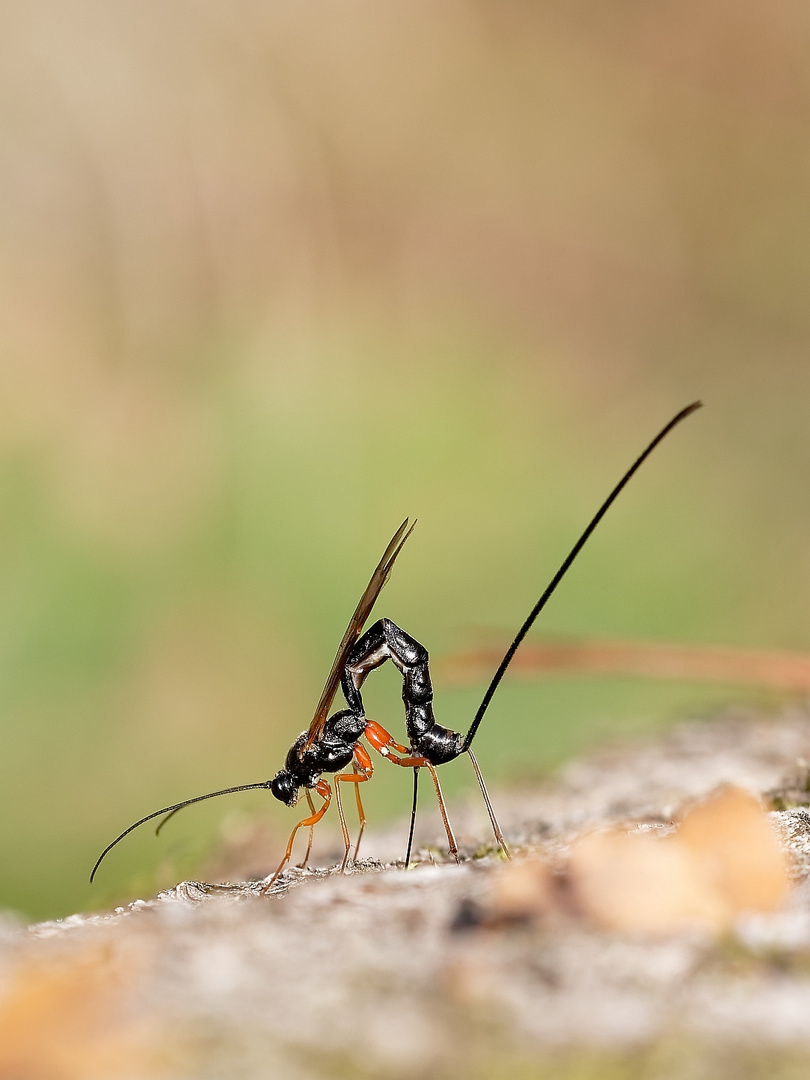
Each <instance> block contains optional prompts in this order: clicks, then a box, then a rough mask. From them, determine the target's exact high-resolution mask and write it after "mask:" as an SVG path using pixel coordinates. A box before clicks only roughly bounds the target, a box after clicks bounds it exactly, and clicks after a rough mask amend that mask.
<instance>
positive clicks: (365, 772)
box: [335, 744, 374, 874]
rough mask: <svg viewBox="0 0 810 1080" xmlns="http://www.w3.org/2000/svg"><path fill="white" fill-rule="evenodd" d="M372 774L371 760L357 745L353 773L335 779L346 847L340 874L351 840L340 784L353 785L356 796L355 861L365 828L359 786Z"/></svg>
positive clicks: (345, 862) (336, 797)
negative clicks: (357, 820) (357, 819)
mask: <svg viewBox="0 0 810 1080" xmlns="http://www.w3.org/2000/svg"><path fill="white" fill-rule="evenodd" d="M373 772H374V766H373V765H372V762H371V758H370V757H369V756H368V752H367V751H366V750H365V749H364V748H363V747H362V746H360V745H359V744H358V745H357V746H355V748H354V772H353V773H341V774H340V776H336V777H335V801H336V802H337V807H338V815H339V817H340V828H341V829H342V831H343V843H344V845H345V847H346V853H345V854H344V856H343V862H342V863H341V866H340V872H341V874H342V873H343V871H344V870H345V869H346V864H347V863H348V861H349V851H350V849H351V846H352V845H351V840H350V839H349V829H348V827H347V825H346V817H345V815H344V813H343V804H342V802H341V799H340V784H341V783H343V784H354V791H355V795H356V796H357V814H358V816H359V818H360V833H359V835H358V837H357V845H356V846H355V849H354V857H355V860H356V859H357V851H358V848H359V847H360V841H361V840H362V838H363V830H364V829H365V827H366V815H365V814H364V812H363V803H362V802H361V801H360V787H359V785H360V784H363V783H365V782H366V780H370V779H371V774H372V773H373Z"/></svg>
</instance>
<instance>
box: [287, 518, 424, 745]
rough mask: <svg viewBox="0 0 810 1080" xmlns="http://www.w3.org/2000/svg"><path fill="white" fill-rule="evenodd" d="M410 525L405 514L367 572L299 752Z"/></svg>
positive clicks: (325, 710)
mask: <svg viewBox="0 0 810 1080" xmlns="http://www.w3.org/2000/svg"><path fill="white" fill-rule="evenodd" d="M414 525H416V522H414V523H413V525H411V527H410V528H408V519H407V518H405V520H404V521H403V522H402V524H401V525H400V527H399V528H398V529H397V531H396V532H395V533H394V535H393V536H392V537H391V542H390V543H389V545H388V547H387V548H386V549H385V551H384V553H383V557H382V558H381V559H380V561H379V563H378V564H377V569H376V570H375V571H374V573H373V574H372V575H371V581H369V583H368V585H367V586H366V591H365V592H364V593H363V595H362V596H361V597H360V603H359V604H358V605H357V607H356V608H355V612H354V615H352V617H351V619H350V620H349V625H348V626H347V627H346V633H345V634H344V635H343V640H342V641H341V643H340V647H339V648H338V651H337V655H336V656H335V661H334V663H333V664H332V670H331V671H330V672H329V678H328V679H327V680H326V685H325V686H324V688H323V693H322V694H321V700H320V701H319V702H318V707H317V709H316V710H315V715H314V717H313V718H312V723H311V724H310V725H309V731H308V732H307V739H306V742H305V743H304V745H303V746H302V747H301V753H303V752H304V750H306V749H307V747H309V746H312V744H313V743H314V742H315V740H316V739H317V738H318V736H319V735H320V733H321V731H323V725H324V724H325V723H326V719H327V716H328V714H329V709H330V708H331V706H332V702H333V700H334V697H335V694H336V692H337V688H338V686H339V685H340V679H341V676H342V675H343V669H344V667H345V666H346V660H347V659H348V656H349V653H350V652H351V649H352V646H353V645H354V643H355V642H356V641H357V639H358V638H359V637H360V634H361V633H362V632H363V626H364V625H365V622H366V619H367V618H368V617H369V615H370V614H371V609H372V608H373V607H374V603H375V601H376V599H377V597H378V596H379V595H380V591H381V589H382V587H383V585H385V583H386V581H388V575H389V574H390V573H391V567H392V566H393V565H394V560H395V559H396V557H397V555H399V553H400V551H401V550H402V545H403V544H404V543H405V541H406V540H407V539H408V537H409V536H410V535H411V533H412V532H413V529H414Z"/></svg>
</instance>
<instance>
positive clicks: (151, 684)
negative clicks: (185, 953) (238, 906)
mask: <svg viewBox="0 0 810 1080" xmlns="http://www.w3.org/2000/svg"><path fill="white" fill-rule="evenodd" d="M0 58H1V59H0V153H1V154H2V163H1V164H0V326H2V334H1V335H0V341H1V342H2V345H1V346H0V350H1V351H0V357H1V360H0V748H1V750H2V752H1V753H0V762H2V765H1V766H0V767H1V768H2V783H1V784H0V801H1V802H2V809H1V810H0V813H1V814H2V821H3V828H2V830H0V867H2V869H1V870H0V903H3V904H5V905H10V906H14V907H17V908H18V909H20V910H23V911H25V912H28V913H31V914H34V915H50V914H61V913H66V912H68V911H70V910H73V909H75V908H76V907H79V906H82V905H85V906H86V905H88V904H94V903H95V904H98V903H103V902H107V901H109V900H111V899H113V898H115V897H119V896H121V897H131V896H132V895H133V890H135V889H139V890H146V891H148V890H151V889H154V888H155V887H157V886H158V885H165V884H168V883H170V882H173V881H174V880H175V879H176V876H177V875H180V874H185V875H188V874H193V873H194V872H199V868H200V866H201V865H202V863H201V859H203V858H204V856H205V853H206V851H207V850H209V849H210V848H211V847H212V846H215V845H216V843H217V838H218V836H219V835H220V834H221V832H222V830H227V829H228V828H231V829H233V828H237V827H238V824H239V822H240V821H242V820H244V816H245V815H250V814H251V813H261V814H262V815H263V816H264V818H265V819H266V821H267V823H268V824H267V828H268V835H269V837H270V839H271V842H270V843H269V844H268V851H267V866H266V867H265V869H269V868H271V867H272V865H274V864H275V862H276V861H277V859H278V857H279V848H280V845H281V844H282V842H283V838H284V837H285V836H286V833H287V831H288V829H289V828H290V827H291V825H292V822H293V820H294V815H293V814H291V812H290V811H288V810H286V809H285V808H284V807H282V806H281V805H280V804H278V803H276V802H275V801H274V800H273V799H272V798H271V797H270V796H269V795H266V794H265V793H254V795H253V796H247V795H246V796H244V797H238V798H234V799H231V800H227V801H226V800H220V801H217V802H214V803H211V804H206V806H205V807H202V808H195V809H194V810H189V811H188V813H187V814H186V815H184V817H183V818H180V819H178V821H177V822H176V823H174V822H173V823H172V825H171V826H170V828H169V829H167V830H166V834H164V835H163V836H161V839H160V840H158V841H156V840H155V839H154V837H153V836H151V835H150V834H149V831H148V830H143V832H144V835H143V836H134V837H132V838H131V841H129V842H128V843H127V844H126V845H122V846H121V847H120V848H118V849H116V852H115V853H114V854H113V855H112V856H111V857H110V859H109V862H108V864H105V867H104V869H103V871H102V876H101V880H100V882H99V884H98V885H97V886H96V887H95V888H94V890H90V889H89V888H88V886H87V884H86V879H87V873H88V871H89V869H90V866H91V865H92V862H93V860H94V858H95V856H96V855H97V853H98V851H99V850H100V849H101V847H103V846H104V844H106V843H107V842H108V840H110V839H111V838H112V837H113V836H114V835H115V834H116V833H117V832H118V831H119V830H120V829H122V828H123V827H124V826H125V825H127V824H128V823H129V822H130V821H132V820H134V819H135V818H137V817H139V816H141V815H142V814H144V813H147V812H149V811H150V810H152V809H156V808H157V807H159V806H161V805H165V804H167V803H170V802H173V801H175V800H177V799H181V798H184V797H188V796H191V795H194V794H197V793H200V792H203V791H207V790H211V789H213V788H219V787H225V786H229V785H232V784H237V783H241V782H249V781H254V780H262V779H265V778H267V777H269V776H272V775H273V773H274V772H275V771H276V769H277V768H278V767H279V766H280V764H281V759H282V757H283V754H284V752H285V751H286V748H287V747H288V746H289V744H290V742H291V741H292V738H293V737H294V736H295V735H296V734H297V732H298V731H300V730H301V729H302V728H303V727H305V726H306V724H307V723H308V721H309V719H310V717H311V714H312V710H313V707H314V704H315V702H316V700H317V698H318V695H319V693H320V690H321V686H322V684H323V680H324V678H325V675H326V672H327V670H328V668H329V665H330V663H331V660H332V656H333V654H334V650H335V648H336V645H337V642H338V641H339V638H340V636H341V634H342V632H343V629H344V626H345V622H346V619H347V617H348V615H349V613H350V612H351V610H352V608H353V606H354V604H355V602H356V599H357V596H358V594H359V591H360V590H361V589H362V587H363V586H364V584H365V582H366V580H367V578H368V575H369V573H370V570H371V568H372V567H373V565H374V564H375V562H376V560H377V558H378V557H379V554H380V552H381V550H382V548H383V546H384V544H385V542H386V541H387V539H388V537H389V536H390V534H391V533H392V532H393V530H394V528H395V527H396V525H397V524H398V523H399V521H400V520H401V519H402V518H403V517H404V516H405V515H406V514H410V515H416V516H417V517H418V518H419V525H418V528H417V531H416V532H415V534H414V536H413V537H412V539H411V540H410V541H409V544H408V547H407V548H406V550H405V552H404V553H403V555H402V557H401V559H400V562H399V564H398V566H397V569H396V573H395V575H394V577H393V579H392V581H391V583H390V585H389V586H388V588H387V590H386V593H385V596H384V600H383V601H382V602H381V604H380V606H379V609H378V610H379V613H380V614H388V615H389V616H390V617H392V618H394V619H396V620H397V621H398V622H399V623H401V624H402V625H403V626H404V627H405V628H406V629H408V630H409V631H410V632H412V633H413V634H415V635H416V636H417V637H419V638H420V639H421V640H422V641H423V642H424V643H425V644H426V645H427V647H428V648H429V649H430V650H431V654H432V655H433V656H435V657H440V656H442V655H444V654H448V653H451V652H453V651H454V650H456V649H459V648H462V647H464V646H466V645H469V644H470V643H471V642H474V641H475V640H476V639H477V637H476V635H479V636H480V634H481V632H482V631H483V632H484V633H485V634H486V635H488V640H491V638H492V636H493V635H494V636H495V637H496V639H497V638H498V637H501V638H502V639H503V642H504V647H505V645H506V644H507V643H508V641H509V639H510V637H511V634H512V633H513V632H514V630H515V629H516V627H517V626H518V625H519V623H520V622H521V621H522V619H523V618H524V616H525V614H526V613H527V611H528V609H529V608H530V607H531V605H532V603H533V602H534V601H535V600H536V598H537V596H538V595H539V593H540V591H541V589H542V588H543V586H544V585H545V583H546V581H547V580H548V579H549V578H550V576H551V575H552V573H553V572H554V570H555V569H556V567H557V565H558V563H559V562H560V560H561V559H562V557H563V556H564V555H565V553H566V551H567V550H568V548H569V546H570V544H571V543H572V542H573V540H574V539H575V537H576V535H577V534H578V532H579V531H580V530H581V528H582V527H583V526H584V524H585V522H586V521H587V519H588V517H589V516H590V515H591V513H592V512H593V511H594V510H595V508H596V506H597V505H598V503H599V502H600V501H601V499H602V498H603V497H604V495H605V494H606V493H607V491H608V490H609V489H610V487H611V486H612V484H613V483H614V482H615V481H616V479H617V478H618V476H619V475H620V474H621V472H622V471H623V470H624V469H625V468H626V467H627V465H628V464H629V463H630V461H631V460H632V459H633V457H634V456H635V455H636V454H637V453H638V452H639V451H640V450H641V448H642V447H643V446H644V445H645V443H646V442H647V441H648V440H649V439H650V438H651V437H652V435H653V434H654V433H655V431H656V430H658V428H659V427H661V426H662V425H663V423H664V422H665V421H666V420H667V419H668V418H669V417H670V416H671V415H672V414H673V413H674V412H675V411H676V410H677V409H678V408H680V407H681V406H682V405H685V404H686V403H687V402H688V401H690V400H692V399H693V398H695V397H702V398H703V399H704V400H705V401H706V404H707V408H706V409H705V410H703V411H702V412H700V413H698V414H697V416H696V417H694V418H692V419H690V420H689V421H687V423H686V424H685V425H684V426H683V427H682V428H681V429H679V430H678V432H677V433H676V434H675V435H673V436H672V437H671V439H670V440H669V441H668V442H667V443H666V444H665V445H664V446H663V447H662V448H661V449H660V450H659V451H658V452H657V455H656V457H655V458H654V459H653V460H651V461H650V463H649V464H648V465H647V466H646V467H645V470H644V472H643V473H642V474H640V475H639V477H638V478H637V479H636V480H635V481H634V483H633V486H632V487H631V488H630V489H629V490H628V491H627V493H626V494H625V495H624V496H623V497H622V501H621V502H620V503H619V504H618V505H617V506H616V508H615V510H614V511H613V512H612V513H611V516H610V517H609V519H607V520H606V522H605V524H604V525H603V527H602V529H601V530H600V532H599V533H598V534H597V535H596V536H595V538H594V540H593V541H592V543H591V546H590V547H589V549H588V550H587V552H586V553H585V554H584V555H583V557H582V559H581V562H579V563H578V564H577V566H576V569H575V571H573V572H572V574H571V577H570V579H568V580H566V583H565V585H564V587H563V588H561V590H560V592H559V593H558V594H557V595H556V596H555V598H554V600H553V602H552V603H551V604H550V606H549V608H548V610H547V613H545V614H544V616H543V622H542V627H540V626H539V627H538V630H542V631H544V632H548V633H557V634H574V635H575V634H584V635H589V636H600V635H601V636H604V637H607V638H614V637H623V636H624V637H634V638H639V639H650V640H662V641H670V640H677V641H691V642H698V643H699V642H706V643H713V644H714V643H721V644H728V645H735V646H760V647H772V648H794V649H808V648H810V610H809V606H808V602H809V601H810V557H809V554H808V553H809V552H810V491H808V488H807V483H806V480H807V476H808V464H810V427H809V426H808V423H807V418H808V415H810V365H809V364H808V355H809V354H808V346H810V305H809V304H808V281H809V277H810V275H809V273H808V272H809V271H810V189H809V188H808V182H809V181H810V79H809V78H808V71H810V15H809V14H808V9H807V7H806V5H805V4H802V3H799V2H798V0H776V2H775V3H771V4H764V3H754V2H751V0H735V2H734V3H731V2H728V0H701V2H699V3H698V2H697V0H664V2H663V3H659V4H656V5H650V4H647V3H641V2H620V0H613V2H610V3H605V2H604V0H601V2H596V0H574V2H573V3H572V2H570V0H568V2H566V3H559V2H556V3H555V2H553V0H552V2H550V3H546V4H537V3H534V2H527V3H513V2H506V3H505V2H503V0H484V2H481V0H479V2H468V3H463V2H457V3H453V2H448V3H443V4H435V3H418V2H416V3H415V2H413V0H410V2H408V3H404V2H396V0H393V2H389V3H386V4H378V3H371V2H352V3H330V4H300V3H293V2H268V0H264V2H260V0H227V2H224V0H195V2H194V3H183V2H172V0H168V2H167V0H160V2H158V0H140V2H138V3H135V4H127V5H118V4H114V5H110V4H108V3H104V2H101V0H97V2H92V0H87V2H82V0H53V2H50V3H49V2H42V3H37V2H33V0H24V2H22V3H19V2H17V3H5V4H3V5H2V6H0ZM437 683H438V685H437V700H438V710H439V718H440V720H442V721H443V722H444V723H447V724H450V725H452V726H456V727H463V726H465V724H466V722H468V720H469V717H470V715H471V713H472V712H473V711H474V709H475V706H476V704H477V702H478V700H479V698H480V695H481V693H482V692H483V684H482V685H480V686H474V687H469V688H464V689H452V688H449V687H447V686H443V685H442V683H441V680H439V679H438V678H437ZM774 697H775V695H774V694H772V693H769V692H767V691H764V690H763V691H761V692H757V691H755V690H751V689H750V688H749V689H745V690H743V689H741V688H737V687H733V686H722V685H720V686H718V685H715V686H708V685H702V684H693V685H692V684H684V683H679V684H668V683H651V682H644V681H641V680H635V681H634V680H631V679H619V678H606V677H601V678H587V677H583V676H579V677H577V678H558V679H554V680H550V681H545V682H537V683H534V684H531V683H525V682H522V683H520V684H514V683H513V684H511V685H505V686H504V687H503V688H502V690H501V691H500V692H499V696H498V697H497V698H496V700H495V703H494V704H493V707H492V711H491V713H490V714H489V716H488V719H487V722H486V724H485V725H484V727H483V728H482V731H481V735H480V740H479V744H478V747H479V759H480V760H481V762H482V765H483V767H484V769H485V772H486V774H487V776H488V777H490V778H491V780H492V781H493V782H494V784H495V785H496V786H497V784H498V783H501V784H505V783H508V782H510V780H511V781H513V782H514V781H516V780H519V781H521V782H526V781H527V780H531V779H532V778H533V777H537V776H540V775H542V773H543V772H544V771H545V770H547V769H548V768H549V767H551V766H552V765H554V764H555V763H557V762H559V761H560V760H562V759H563V758H564V757H565V756H567V755H569V754H571V753H573V752H576V751H578V750H580V749H582V748H583V747H584V746H586V745H588V743H589V742H590V741H592V740H594V739H599V738H612V737H616V736H620V735H622V734H623V733H625V732H630V731H638V730H644V729H648V728H651V727H654V726H656V725H661V724H664V723H668V722H671V721H672V720H674V719H677V718H678V717H682V716H685V715H695V714H701V715H708V714H710V713H711V711H712V710H716V709H717V708H719V707H721V706H722V704H723V703H725V702H729V701H735V700H743V701H749V702H750V701H753V702H754V703H755V705H756V706H757V707H762V706H766V707H772V706H773V705H774V704H775V702H774ZM369 704H370V705H371V707H372V708H373V710H374V715H375V716H376V717H377V718H378V719H380V720H381V721H382V722H384V723H388V724H390V725H391V726H392V727H394V728H395V729H396V730H401V706H400V704H399V687H398V685H397V679H396V677H395V673H392V672H387V671H386V673H385V674H380V675H379V676H377V678H376V680H375V681H374V682H373V685H372V684H371V683H370V684H369ZM394 773H396V774H397V775H391V774H394ZM443 775H444V777H445V782H446V785H447V787H448V790H449V792H450V793H451V795H452V794H453V793H455V794H456V796H457V797H458V796H459V795H460V793H461V792H462V791H466V790H470V778H469V776H468V775H467V770H466V769H464V768H462V766H458V767H454V766H452V765H451V766H448V768H447V769H445V770H444V773H443ZM369 787H370V788H372V790H371V791H370V792H369V797H368V803H369V810H370V816H371V817H372V820H373V821H380V820H383V819H385V817H386V816H389V817H390V816H391V815H394V814H403V813H404V812H405V811H406V809H407V806H408V794H409V780H408V777H407V776H403V775H399V770H393V769H389V770H388V771H386V769H385V765H384V763H381V764H380V766H379V768H378V770H377V776H376V778H375V783H374V784H373V785H369ZM229 823H230V824H229ZM234 823H236V824H234ZM403 845H404V837H403ZM316 861H317V852H316Z"/></svg>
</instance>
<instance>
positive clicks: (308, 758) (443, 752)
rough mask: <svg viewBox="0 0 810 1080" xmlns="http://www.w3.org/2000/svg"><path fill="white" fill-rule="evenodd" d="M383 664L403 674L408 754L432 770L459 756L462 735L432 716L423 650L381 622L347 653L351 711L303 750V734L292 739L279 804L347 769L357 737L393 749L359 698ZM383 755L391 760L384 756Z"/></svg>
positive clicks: (276, 789)
mask: <svg viewBox="0 0 810 1080" xmlns="http://www.w3.org/2000/svg"><path fill="white" fill-rule="evenodd" d="M386 660H391V661H392V662H393V664H394V665H395V666H396V667H397V668H398V669H399V671H400V673H401V674H402V701H403V704H404V705H405V729H406V731H407V733H408V741H409V743H410V747H409V748H408V749H409V750H410V753H411V755H413V756H416V757H422V758H425V760H426V761H427V762H429V763H430V764H431V765H444V764H445V763H446V762H448V761H452V760H453V759H454V758H457V757H458V756H459V754H461V753H462V752H463V750H464V736H463V735H462V734H461V733H460V732H457V731H451V730H450V729H449V728H446V727H442V726H441V724H437V723H436V719H435V717H434V715H433V684H432V683H431V680H430V668H429V665H428V651H427V649H426V648H425V647H424V645H420V644H419V642H418V641H417V640H416V639H415V638H412V637H411V636H410V634H406V633H405V631H404V630H402V629H401V628H400V627H399V626H397V624H396V623H395V622H392V621H391V620H390V619H379V620H378V621H377V622H375V623H374V625H373V626H372V627H371V628H370V629H369V630H367V631H366V632H365V634H363V636H362V637H361V638H360V640H359V641H358V642H357V644H356V645H355V646H354V648H353V649H352V650H351V652H350V653H349V658H348V660H347V662H346V666H345V668H344V669H343V677H342V678H341V689H342V690H343V696H344V697H345V699H346V704H347V705H348V706H349V708H348V709H344V710H343V711H342V712H337V713H335V714H334V715H332V716H330V717H329V719H328V720H327V721H326V724H325V725H324V728H323V731H322V732H321V734H320V735H319V736H318V738H317V739H316V740H315V742H313V743H312V744H311V745H310V746H309V747H307V748H306V749H304V747H305V744H306V742H307V736H308V733H307V732H306V731H304V732H302V733H301V735H300V736H299V737H298V738H297V739H296V740H295V742H294V743H293V745H292V746H291V747H290V751H289V753H288V754H287V760H286V761H285V762H284V768H283V769H280V770H279V771H278V772H277V773H276V775H275V777H274V778H273V779H272V780H271V782H270V790H271V791H272V792H273V794H274V795H275V797H276V798H277V799H280V800H281V802H283V803H286V804H287V805H288V806H292V805H294V804H295V802H296V801H297V795H298V790H299V789H300V788H313V787H315V784H316V783H317V780H318V778H319V776H320V774H321V773H325V772H326V773H335V772H339V771H340V769H345V768H347V767H348V766H349V765H350V764H351V762H352V758H353V757H354V754H355V749H356V747H357V744H358V742H359V740H360V738H361V737H362V736H363V735H365V734H367V732H366V728H367V727H368V728H369V731H368V737H369V741H370V742H371V745H372V746H374V748H375V749H378V750H382V749H383V748H387V747H388V746H389V745H392V744H389V743H387V742H381V741H380V738H379V732H380V731H381V730H382V729H381V728H380V725H379V724H374V723H373V722H369V720H368V719H367V718H366V714H365V709H364V708H363V697H362V695H361V693H360V687H361V686H362V685H363V682H364V681H365V679H366V676H367V675H368V674H369V672H371V671H373V670H374V669H375V668H378V667H381V666H382V665H383V664H384V663H385V662H386ZM378 744H379V745H378ZM384 756H386V757H390V756H391V755H390V753H386V754H385V755H384Z"/></svg>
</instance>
